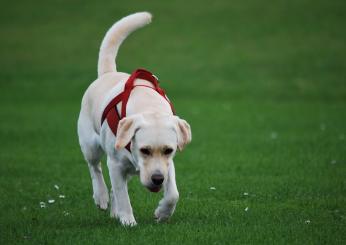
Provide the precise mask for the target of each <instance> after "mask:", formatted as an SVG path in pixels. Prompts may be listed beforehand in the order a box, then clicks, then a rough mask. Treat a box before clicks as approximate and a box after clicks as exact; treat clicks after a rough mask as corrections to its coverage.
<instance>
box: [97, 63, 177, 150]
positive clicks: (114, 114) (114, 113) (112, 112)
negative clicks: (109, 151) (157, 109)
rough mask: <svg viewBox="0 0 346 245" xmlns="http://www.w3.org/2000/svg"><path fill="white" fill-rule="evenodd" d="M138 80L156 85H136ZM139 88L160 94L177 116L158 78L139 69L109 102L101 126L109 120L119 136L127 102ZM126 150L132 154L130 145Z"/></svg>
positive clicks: (113, 130) (110, 125)
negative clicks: (149, 89) (136, 88)
mask: <svg viewBox="0 0 346 245" xmlns="http://www.w3.org/2000/svg"><path fill="white" fill-rule="evenodd" d="M136 79H143V80H147V81H149V82H151V83H152V84H153V85H154V87H150V86H147V85H134V82H135V80H136ZM139 86H142V87H148V88H151V89H153V90H155V91H156V92H158V93H159V94H160V95H161V96H162V97H163V98H164V99H165V100H166V101H167V102H168V103H169V104H170V106H171V109H172V112H173V114H175V110H174V107H173V105H172V103H171V102H170V101H169V99H168V98H167V96H166V93H165V91H164V90H163V89H162V88H160V86H159V82H158V79H157V77H156V76H155V75H153V74H152V73H151V72H149V71H147V70H144V69H137V70H135V71H134V72H133V73H132V74H131V76H130V77H129V79H127V81H126V83H125V87H124V90H123V91H122V92H121V93H120V94H119V95H117V96H116V97H115V98H113V99H112V100H111V101H110V102H109V104H108V105H107V106H106V108H105V109H104V111H103V113H102V118H101V125H102V124H103V122H104V121H105V120H106V119H107V123H108V126H109V127H110V129H111V130H112V132H113V134H114V135H115V136H116V135H117V129H118V124H119V121H120V120H121V119H123V118H124V117H126V105H127V101H128V100H129V97H130V94H131V91H132V89H133V88H135V87H139ZM119 103H121V111H120V113H119V112H118V109H117V105H118V104H119ZM126 149H127V150H128V151H129V152H131V147H130V143H129V144H128V145H127V146H126Z"/></svg>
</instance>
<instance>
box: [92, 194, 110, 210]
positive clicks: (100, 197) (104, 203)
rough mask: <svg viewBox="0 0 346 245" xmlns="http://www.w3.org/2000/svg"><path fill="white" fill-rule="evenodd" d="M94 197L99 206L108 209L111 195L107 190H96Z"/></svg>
mask: <svg viewBox="0 0 346 245" xmlns="http://www.w3.org/2000/svg"><path fill="white" fill-rule="evenodd" d="M93 197H94V201H95V204H96V206H97V207H99V208H100V209H102V210H106V209H107V207H108V202H109V196H108V191H107V190H104V191H98V192H95V193H94V195H93Z"/></svg>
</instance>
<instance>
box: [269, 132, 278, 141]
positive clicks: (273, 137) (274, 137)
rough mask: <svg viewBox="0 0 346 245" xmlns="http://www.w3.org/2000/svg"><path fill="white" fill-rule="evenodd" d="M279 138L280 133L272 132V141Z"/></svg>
mask: <svg viewBox="0 0 346 245" xmlns="http://www.w3.org/2000/svg"><path fill="white" fill-rule="evenodd" d="M277 137H278V133H277V132H271V134H270V138H271V139H273V140H275V139H277Z"/></svg>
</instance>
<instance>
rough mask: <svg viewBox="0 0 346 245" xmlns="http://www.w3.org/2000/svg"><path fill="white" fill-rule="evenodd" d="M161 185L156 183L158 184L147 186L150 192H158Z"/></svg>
mask: <svg viewBox="0 0 346 245" xmlns="http://www.w3.org/2000/svg"><path fill="white" fill-rule="evenodd" d="M161 187H162V186H161V185H158V186H149V187H147V188H148V190H149V191H151V192H159V191H160V190H161Z"/></svg>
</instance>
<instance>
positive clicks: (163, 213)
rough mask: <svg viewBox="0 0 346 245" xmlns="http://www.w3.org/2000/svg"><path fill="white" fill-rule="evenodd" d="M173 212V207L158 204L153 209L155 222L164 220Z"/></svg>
mask: <svg viewBox="0 0 346 245" xmlns="http://www.w3.org/2000/svg"><path fill="white" fill-rule="evenodd" d="M173 212H174V207H171V208H167V207H165V208H162V207H161V206H159V207H158V208H157V209H156V210H155V213H154V217H155V219H156V221H157V222H165V221H167V220H168V219H169V217H171V216H172V214H173Z"/></svg>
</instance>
